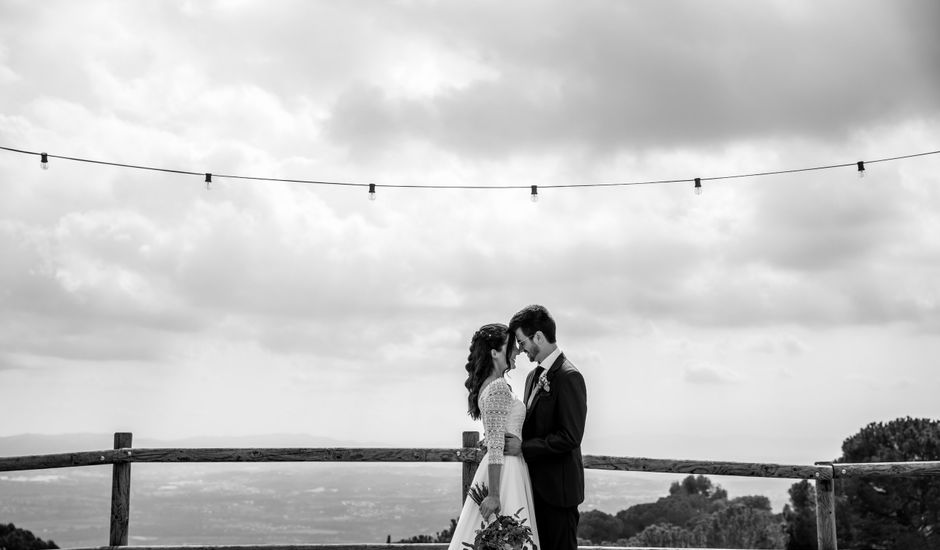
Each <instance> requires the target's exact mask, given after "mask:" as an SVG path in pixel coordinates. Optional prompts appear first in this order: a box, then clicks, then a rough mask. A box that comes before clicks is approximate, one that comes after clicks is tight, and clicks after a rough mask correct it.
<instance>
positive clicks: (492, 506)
mask: <svg viewBox="0 0 940 550" xmlns="http://www.w3.org/2000/svg"><path fill="white" fill-rule="evenodd" d="M499 509H500V505H499V497H494V496H492V495H490V496H488V497H486V498H484V499H483V502H481V503H480V514H482V515H483V519H489V518H490V514H498V513H499Z"/></svg>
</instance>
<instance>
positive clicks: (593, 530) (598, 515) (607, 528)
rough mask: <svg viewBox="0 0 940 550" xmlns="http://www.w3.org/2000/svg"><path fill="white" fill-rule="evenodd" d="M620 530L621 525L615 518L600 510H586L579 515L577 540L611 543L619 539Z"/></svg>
mask: <svg viewBox="0 0 940 550" xmlns="http://www.w3.org/2000/svg"><path fill="white" fill-rule="evenodd" d="M622 529H623V524H622V523H621V522H620V520H619V519H618V518H617V517H615V516H612V515H610V514H608V513H606V512H601V511H600V510H588V511H587V512H584V513H582V514H581V519H580V521H579V522H578V538H579V539H584V540H586V541H589V542H590V541H597V542H598V543H600V542H612V541H615V540H617V539H619V538H620V537H621V531H622ZM588 545H589V544H584V545H583V546H588Z"/></svg>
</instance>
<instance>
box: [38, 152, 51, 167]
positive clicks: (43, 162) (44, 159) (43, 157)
mask: <svg viewBox="0 0 940 550" xmlns="http://www.w3.org/2000/svg"><path fill="white" fill-rule="evenodd" d="M39 166H42V169H43V170H48V169H49V155H47V154H46V153H41V154H40V156H39Z"/></svg>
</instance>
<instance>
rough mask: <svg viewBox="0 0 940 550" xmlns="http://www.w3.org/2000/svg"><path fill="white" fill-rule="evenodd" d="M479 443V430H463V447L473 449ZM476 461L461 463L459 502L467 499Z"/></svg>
mask: <svg viewBox="0 0 940 550" xmlns="http://www.w3.org/2000/svg"><path fill="white" fill-rule="evenodd" d="M479 443H480V432H464V433H463V442H462V444H461V445H462V446H463V447H464V448H471V449H475V448H476V447H477V445H478V444H479ZM479 465H480V464H479V463H478V462H468V461H464V463H463V491H462V492H461V495H462V496H461V498H460V504H461V505H463V503H464V502H466V500H467V492H468V491H470V484H471V483H473V476H475V475H476V473H477V467H478V466H479Z"/></svg>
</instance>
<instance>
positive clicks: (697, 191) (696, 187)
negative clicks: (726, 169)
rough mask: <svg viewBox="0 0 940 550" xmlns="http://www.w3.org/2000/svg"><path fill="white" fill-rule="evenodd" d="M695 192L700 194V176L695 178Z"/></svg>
mask: <svg viewBox="0 0 940 550" xmlns="http://www.w3.org/2000/svg"><path fill="white" fill-rule="evenodd" d="M695 194H696V195H701V194H702V178H695Z"/></svg>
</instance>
